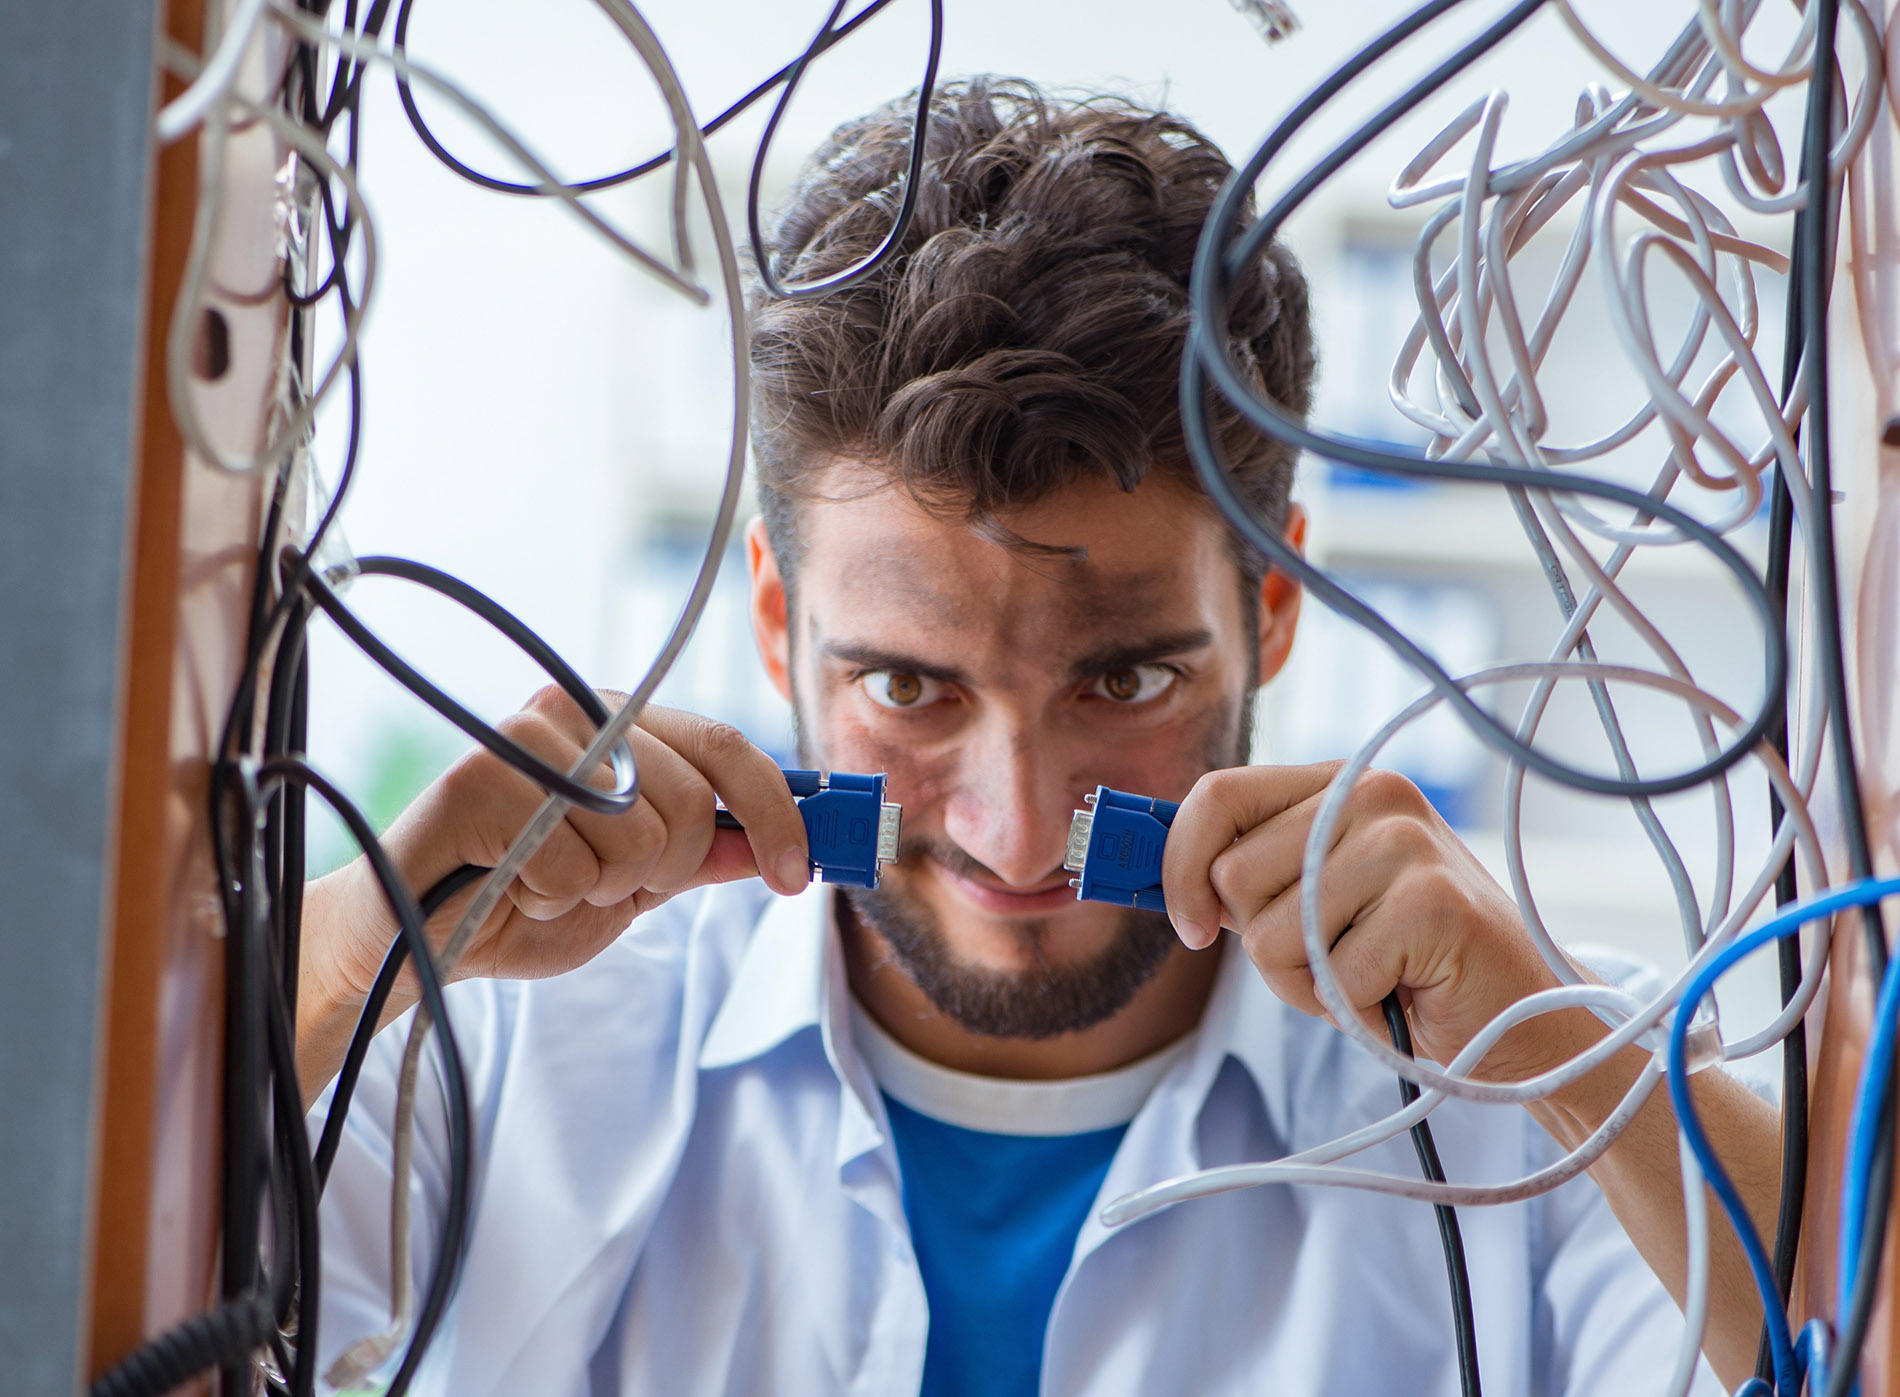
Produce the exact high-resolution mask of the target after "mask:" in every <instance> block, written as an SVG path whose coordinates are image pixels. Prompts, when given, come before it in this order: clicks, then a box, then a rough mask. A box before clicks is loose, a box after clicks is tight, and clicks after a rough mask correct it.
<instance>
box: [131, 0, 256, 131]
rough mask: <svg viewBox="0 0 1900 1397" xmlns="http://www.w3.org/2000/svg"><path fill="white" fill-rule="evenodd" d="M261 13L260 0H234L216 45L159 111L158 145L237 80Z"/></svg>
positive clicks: (201, 115)
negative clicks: (188, 81) (188, 83)
mask: <svg viewBox="0 0 1900 1397" xmlns="http://www.w3.org/2000/svg"><path fill="white" fill-rule="evenodd" d="M218 8H219V7H218V6H217V5H215V4H214V5H209V6H207V7H206V12H207V13H208V14H215V13H217V12H218ZM263 13H264V0H237V5H236V8H235V9H233V11H232V13H231V23H230V24H229V26H228V27H226V29H225V30H224V32H223V34H221V35H220V36H219V37H218V46H217V48H215V49H214V50H212V53H211V57H210V58H209V59H207V60H205V64H204V67H203V68H202V69H201V70H200V71H199V73H198V76H197V77H195V78H193V79H192V80H191V85H190V86H189V87H187V88H186V89H185V90H184V91H183V92H181V93H179V94H178V95H177V96H176V97H174V98H172V100H171V101H169V102H167V103H166V104H165V106H164V108H163V109H162V110H161V111H160V112H159V114H158V120H157V122H156V123H155V130H156V131H157V134H158V143H159V144H160V145H167V146H168V145H170V144H171V143H172V142H173V141H176V140H178V139H179V138H180V137H182V136H185V135H188V134H189V133H190V132H191V130H192V128H193V127H195V126H197V125H198V124H199V123H200V122H202V121H203V120H204V119H205V117H206V115H207V114H208V113H210V112H211V111H212V110H213V109H214V108H215V107H217V106H218V105H219V104H220V103H222V102H223V100H224V99H225V98H226V97H228V96H229V95H230V93H231V89H232V85H233V84H234V83H236V81H237V76H238V65H239V64H241V63H242V62H243V61H244V51H245V50H246V49H248V48H249V47H250V46H251V36H252V34H254V33H256V31H257V21H258V19H259V17H260V16H261V15H262V14H263ZM218 144H222V141H219V142H218Z"/></svg>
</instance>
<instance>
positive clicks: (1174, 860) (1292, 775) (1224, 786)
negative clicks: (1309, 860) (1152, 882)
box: [1161, 762, 1340, 949]
mask: <svg viewBox="0 0 1900 1397" xmlns="http://www.w3.org/2000/svg"><path fill="white" fill-rule="evenodd" d="M1339 765H1340V764H1339V763H1337V762H1324V763H1321V764H1319V765H1316V766H1281V767H1265V766H1243V767H1232V768H1229V769H1227V770H1224V771H1210V772H1209V773H1208V774H1207V775H1205V776H1203V777H1202V778H1201V779H1200V780H1199V781H1197V782H1195V783H1194V789H1193V790H1192V791H1190V792H1189V793H1188V797H1187V799H1186V800H1184V801H1182V802H1181V809H1180V812H1179V813H1178V814H1176V815H1175V817H1174V823H1173V825H1172V826H1171V827H1170V828H1169V830H1168V845H1167V848H1166V850H1165V851H1164V852H1163V854H1162V856H1161V887H1162V892H1163V894H1164V895H1165V897H1166V898H1167V903H1168V915H1169V916H1170V918H1171V919H1172V920H1173V922H1174V928H1175V931H1176V932H1178V933H1179V934H1180V937H1181V939H1182V940H1183V941H1184V942H1186V943H1187V944H1188V945H1189V946H1192V947H1194V948H1196V949H1198V948H1200V947H1202V946H1207V945H1210V944H1212V942H1213V940H1214V937H1215V936H1216V935H1217V934H1218V933H1219V931H1220V927H1221V921H1222V909H1221V904H1220V895H1219V893H1218V892H1217V891H1216V889H1215V888H1214V885H1213V882H1212V880H1211V878H1210V876H1209V873H1210V870H1211V869H1212V867H1213V864H1214V860H1215V859H1216V858H1218V857H1219V856H1220V855H1221V854H1222V853H1223V852H1224V851H1225V850H1226V849H1227V848H1228V847H1229V846H1230V845H1232V844H1233V842H1234V841H1235V840H1236V839H1238V838H1240V837H1241V836H1242V835H1244V834H1247V833H1248V832H1249V831H1251V830H1253V829H1255V828H1257V827H1259V826H1260V825H1263V824H1265V823H1267V822H1268V821H1271V820H1274V819H1275V818H1277V817H1279V816H1281V815H1284V814H1285V813H1287V812H1288V811H1289V810H1292V809H1294V808H1296V807H1298V806H1300V805H1301V804H1303V803H1304V802H1306V801H1308V800H1310V799H1312V798H1313V797H1314V796H1316V795H1318V794H1319V793H1320V792H1322V791H1324V790H1325V789H1326V787H1327V785H1328V784H1329V783H1330V782H1331V781H1332V778H1333V774H1334V773H1335V772H1336V771H1337V770H1338V769H1339ZM1297 873H1298V862H1297V860H1295V862H1294V864H1293V874H1292V875H1291V876H1297Z"/></svg>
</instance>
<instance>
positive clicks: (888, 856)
mask: <svg viewBox="0 0 1900 1397" xmlns="http://www.w3.org/2000/svg"><path fill="white" fill-rule="evenodd" d="M903 828H904V807H903V806H901V805H894V804H892V803H891V802H890V801H888V800H887V801H885V802H884V803H883V804H882V805H880V806H879V807H878V812H877V862H878V868H879V870H880V871H882V869H883V867H884V865H885V864H887V863H896V862H897V851H898V845H899V841H900V838H901V836H902V833H903Z"/></svg>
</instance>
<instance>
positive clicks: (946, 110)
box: [751, 77, 1314, 582]
mask: <svg viewBox="0 0 1900 1397" xmlns="http://www.w3.org/2000/svg"><path fill="white" fill-rule="evenodd" d="M916 104H917V99H916V96H915V95H914V94H913V95H912V96H908V97H903V98H899V99H898V100H896V101H894V102H892V103H890V104H888V105H886V106H884V107H880V108H879V109H878V110H876V111H874V112H872V113H871V114H870V115H868V116H866V117H864V118H862V119H860V120H857V121H853V122H850V123H847V124H846V125H844V126H841V127H840V128H838V130H836V131H835V132H833V133H832V135H831V137H830V139H829V140H827V141H826V142H825V144H824V145H823V146H822V147H821V148H820V149H819V150H818V151H817V153H816V154H815V155H814V156H813V157H812V159H811V160H810V162H809V163H808V164H807V165H806V166H805V168H804V170H803V172H802V173H801V175H800V177H799V179H798V181H797V182H796V184H795V185H794V187H793V189H792V191H791V194H790V196H789V198H788V199H787V200H786V202H785V204H784V206H783V207H782V208H781V209H780V211H779V214H778V221H777V227H776V230H775V231H774V232H773V234H772V235H771V237H770V240H769V246H768V248H767V253H766V255H768V256H770V257H771V258H772V259H773V265H774V267H775V269H776V270H777V273H778V276H779V278H780V279H781V280H784V281H791V282H798V281H808V280H812V279H815V278H819V277H823V276H826V275H829V274H831V273H834V272H838V271H841V270H844V269H846V268H848V267H851V266H853V265H855V264H856V263H858V262H859V261H860V260H862V259H863V258H864V257H865V256H866V255H867V254H869V253H870V252H871V251H872V249H873V248H875V247H876V246H877V245H878V243H879V242H880V241H881V240H882V239H883V238H884V237H885V236H886V234H887V233H888V232H889V230H890V227H891V219H892V216H893V214H894V211H895V209H896V206H897V203H898V200H899V197H900V195H901V192H902V188H903V179H904V172H905V167H906V163H907V161H908V158H909V143H910V138H911V130H912V127H913V115H914V112H915V110H916ZM925 157H926V159H925V164H924V168H923V179H922V184H921V186H920V188H919V190H918V195H917V206H916V214H915V217H914V218H913V220H912V222H911V224H910V227H909V229H908V231H907V232H906V234H905V236H904V239H903V241H902V243H901V245H900V247H899V248H898V250H897V254H896V255H895V256H893V257H892V258H891V259H890V260H889V261H887V262H885V263H884V264H883V265H882V266H881V267H880V268H879V269H878V270H877V271H876V272H875V273H874V274H873V275H872V276H870V277H869V278H867V279H865V280H863V281H861V282H858V283H857V284H855V285H853V286H851V287H849V288H847V289H844V290H841V291H838V292H835V293H832V294H830V295H824V296H819V297H815V298H812V299H802V300H781V299H778V298H775V297H772V296H770V295H768V294H766V293H764V292H763V291H762V290H760V289H758V288H756V287H755V289H754V291H753V295H752V307H751V309H752V343H751V360H752V371H753V374H754V380H753V382H754V398H753V415H752V441H753V449H754V455H755V458H756V461H757V465H758V484H759V500H760V508H761V511H762V513H763V515H764V519H765V525H766V530H767V534H768V537H769V538H770V541H771V544H772V548H773V550H774V552H775V554H776V555H777V558H778V562H779V566H780V569H781V570H782V572H783V574H784V576H785V577H786V579H787V581H788V582H789V581H790V580H791V578H792V575H793V571H794V569H795V567H796V565H797V562H798V549H799V541H798V532H797V508H798V505H799V503H800V501H802V500H804V499H808V498H811V497H812V495H813V494H814V493H815V492H814V489H813V477H814V476H815V475H816V474H817V473H818V472H820V471H821V470H822V469H823V468H824V467H825V466H827V465H830V464H831V463H833V462H835V461H838V460H851V461H854V462H857V463H860V464H862V465H866V466H869V467H870V468H872V469H873V470H874V471H875V472H877V473H880V474H882V475H885V476H888V478H889V479H890V480H891V481H892V482H893V483H895V484H900V485H901V486H902V487H903V488H904V489H905V490H907V491H908V492H909V493H910V495H911V496H912V498H914V499H915V500H916V501H917V502H918V503H919V504H920V505H922V506H923V507H924V508H926V509H928V510H930V511H931V512H933V513H935V514H938V515H939V516H944V517H952V518H961V519H963V520H965V521H967V522H968V523H969V524H971V525H972V526H974V527H976V528H978V529H980V530H982V531H984V532H985V533H986V534H988V535H990V536H991V537H996V538H999V539H1000V540H1002V541H1004V542H1010V543H1015V544H1018V545H1021V544H1023V540H1021V539H1020V538H1018V537H1016V536H1015V535H1013V534H1012V533H1011V532H1010V531H1009V530H1008V529H1007V527H1006V526H1005V525H1004V524H1003V522H1002V520H1001V516H1002V515H1004V514H1006V513H1007V512H1008V511H1010V510H1012V509H1015V508H1019V507H1022V506H1025V505H1029V504H1033V503H1035V502H1036V501H1037V500H1039V499H1041V498H1043V497H1045V496H1047V495H1049V494H1051V493H1053V492H1055V491H1057V490H1059V489H1061V488H1063V487H1064V486H1066V485H1069V484H1072V483H1075V482H1077V481H1079V480H1082V479H1085V478H1088V477H1091V476H1095V477H1099V476H1100V475H1101V474H1103V473H1106V474H1107V476H1108V477H1109V478H1110V479H1112V480H1113V481H1114V482H1115V483H1116V484H1118V485H1119V486H1120V487H1121V488H1122V489H1124V490H1133V489H1134V488H1135V487H1136V486H1137V485H1138V484H1140V482H1141V481H1142V480H1143V478H1144V477H1146V476H1147V474H1148V473H1149V472H1150V471H1156V472H1160V473H1162V474H1164V475H1167V476H1172V477H1174V478H1176V479H1178V480H1180V481H1182V482H1183V483H1185V484H1187V485H1189V486H1191V487H1193V488H1198V486H1196V485H1195V482H1194V475H1193V467H1192V465H1191V463H1190V461H1189V459H1188V454H1187V448H1186V444H1185V442H1184V440H1183V437H1182V429H1181V418H1180V411H1179V407H1178V402H1177V397H1176V379H1177V375H1178V373H1179V369H1180V363H1181V354H1182V352H1183V349H1184V347H1185V345H1186V342H1187V336H1188V329H1189V324H1190V312H1189V308H1188V291H1187V285H1188V273H1189V269H1190V267H1191V266H1192V263H1193V260H1194V248H1195V243H1196V240H1197V239H1198V237H1199V235H1200V231H1201V224H1202V221H1203V220H1204V219H1205V217H1206V216H1207V211H1208V209H1209V207H1210V206H1211V205H1212V203H1213V201H1214V198H1215V196H1216V195H1217V193H1218V192H1219V190H1220V188H1221V185H1222V183H1223V181H1225V179H1226V178H1227V176H1228V174H1229V172H1230V170H1231V166H1230V165H1229V164H1228V162H1227V159H1226V157H1225V156H1224V155H1222V154H1221V152H1220V150H1219V149H1218V148H1217V147H1216V146H1215V145H1214V144H1213V142H1211V141H1210V140H1208V138H1207V137H1205V136H1203V135H1202V134H1201V133H1200V132H1199V131H1197V130H1196V129H1195V128H1194V127H1192V126H1190V125H1189V124H1187V123H1186V122H1184V121H1182V120H1180V119H1179V118H1177V117H1174V116H1170V115H1168V114H1166V113H1164V112H1158V111H1151V110H1147V109H1145V108H1143V107H1141V106H1138V105H1136V104H1135V103H1133V102H1130V101H1126V100H1123V99H1120V98H1111V97H1100V96H1096V97H1089V98H1086V99H1082V100H1059V99H1056V98H1052V97H1051V96H1049V95H1046V94H1045V93H1044V92H1043V91H1042V90H1041V89H1039V88H1038V87H1037V86H1035V85H1034V84H1033V83H1030V82H1026V81H1023V80H1020V79H999V78H982V77H979V78H973V79H970V80H968V81H966V82H959V83H952V84H947V85H945V86H943V87H942V88H940V89H939V90H938V92H937V94H936V96H935V97H934V99H933V100H932V103H931V116H930V121H929V130H928V136H927V138H926V141H925ZM1228 306H1229V310H1228V319H1227V327H1226V328H1227V335H1228V339H1229V342H1230V345H1231V347H1232V350H1233V354H1234V357H1235V359H1236V361H1237V362H1238V363H1240V364H1241V365H1242V366H1243V367H1244V368H1245V369H1246V370H1247V371H1248V372H1250V373H1251V374H1252V376H1253V377H1254V379H1255V380H1256V382H1257V384H1258V386H1259V387H1260V388H1261V389H1262V390H1263V391H1264V392H1265V393H1266V394H1267V395H1268V396H1269V397H1271V398H1272V399H1273V400H1274V401H1275V402H1277V403H1279V404H1280V405H1281V406H1282V407H1284V408H1285V409H1287V410H1288V411H1290V412H1292V413H1294V414H1295V415H1297V416H1301V417H1304V416H1305V415H1306V412H1307V410H1308V407H1309V404H1310V401H1311V397H1312V381H1313V366H1314V353H1313V340H1312V333H1311V328H1310V324H1309V314H1308V305H1307V288H1306V281H1305V278H1304V277H1303V276H1302V275H1301V273H1300V269H1299V267H1298V265H1297V264H1296V263H1295V261H1294V260H1293V257H1292V255H1291V254H1290V253H1289V252H1288V251H1287V250H1286V249H1285V248H1284V247H1282V246H1281V245H1280V244H1279V243H1277V242H1275V243H1271V244H1269V245H1268V246H1267V248H1266V249H1265V251H1264V252H1263V253H1262V255H1261V256H1260V258H1259V260H1258V261H1257V262H1255V263H1254V264H1253V265H1252V266H1250V267H1248V268H1246V269H1245V271H1244V272H1243V273H1242V274H1241V275H1240V276H1238V277H1237V278H1236V279H1235V282H1234V285H1233V288H1232V294H1231V297H1230V300H1229V302H1228ZM1209 420H1210V425H1211V427H1212V429H1213V431H1214V433H1215V435H1216V438H1217V439H1218V440H1219V441H1220V443H1221V444H1222V446H1223V448H1224V451H1225V455H1226V459H1227V461H1228V463H1229V465H1230V467H1231V469H1232V471H1233V473H1234V478H1235V482H1236V484H1237V486H1238V488H1239V491H1240V493H1241V495H1242V496H1243V498H1245V499H1246V500H1247V501H1248V503H1249V504H1250V505H1251V506H1252V508H1253V509H1254V510H1255V512H1256V513H1257V514H1258V515H1259V516H1261V517H1263V518H1265V519H1266V520H1267V521H1268V522H1270V523H1271V524H1272V525H1273V526H1274V527H1275V528H1283V527H1284V526H1285V522H1286V517H1287V508H1288V493H1289V491H1290V489H1291V487H1292V480H1293V452H1292V451H1291V450H1290V449H1288V448H1287V447H1285V446H1284V445H1282V444H1280V443H1278V442H1275V441H1271V440H1268V439H1265V438H1263V437H1262V436H1261V435H1260V434H1258V433H1257V432H1255V431H1254V430H1252V429H1251V428H1249V427H1248V426H1247V425H1246V424H1245V423H1244V422H1243V421H1242V419H1241V417H1240V415H1239V413H1238V412H1236V411H1235V410H1234V409H1233V408H1232V407H1231V406H1229V405H1228V404H1227V403H1226V402H1225V401H1224V400H1217V401H1215V402H1212V403H1210V405H1209ZM1234 542H1235V552H1236V557H1237V559H1238V560H1239V562H1240V564H1241V567H1242V570H1243V572H1244V573H1245V574H1246V576H1247V577H1248V578H1249V579H1252V580H1257V579H1258V578H1259V577H1260V575H1261V574H1262V573H1263V572H1264V570H1265V564H1264V560H1262V559H1261V558H1260V557H1259V556H1258V555H1257V554H1256V553H1254V552H1253V550H1252V549H1250V548H1248V547H1247V546H1246V545H1244V544H1243V543H1241V542H1240V540H1239V538H1238V536H1237V535H1236V536H1235V537H1234Z"/></svg>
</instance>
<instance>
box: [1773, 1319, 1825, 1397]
mask: <svg viewBox="0 0 1900 1397" xmlns="http://www.w3.org/2000/svg"><path fill="white" fill-rule="evenodd" d="M1833 1337H1834V1331H1833V1330H1831V1329H1829V1328H1828V1327H1827V1321H1826V1320H1824V1319H1811V1320H1809V1321H1808V1322H1807V1323H1806V1324H1804V1325H1802V1326H1801V1337H1800V1338H1798V1339H1796V1340H1795V1341H1794V1357H1795V1362H1797V1363H1799V1364H1800V1365H1801V1367H1802V1369H1803V1370H1804V1372H1805V1374H1806V1378H1807V1384H1808V1391H1809V1392H1812V1393H1813V1394H1815V1397H1820V1394H1821V1393H1823V1392H1825V1391H1827V1351H1828V1346H1829V1345H1830V1344H1831V1343H1832V1341H1833ZM1770 1397H1773V1395H1772V1394H1770Z"/></svg>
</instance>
